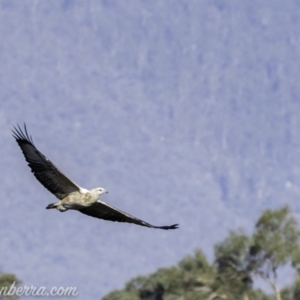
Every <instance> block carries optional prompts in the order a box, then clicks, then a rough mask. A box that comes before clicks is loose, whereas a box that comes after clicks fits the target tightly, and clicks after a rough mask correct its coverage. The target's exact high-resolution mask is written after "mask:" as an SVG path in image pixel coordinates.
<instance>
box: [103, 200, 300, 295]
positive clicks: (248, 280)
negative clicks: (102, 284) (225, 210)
mask: <svg viewBox="0 0 300 300" xmlns="http://www.w3.org/2000/svg"><path fill="white" fill-rule="evenodd" d="M299 236H300V231H299V230H298V226H297V222H296V219H295V217H294V216H293V215H292V213H291V211H290V209H289V208H288V207H287V206H285V207H283V208H281V209H278V210H266V211H265V212H263V213H262V215H261V216H260V217H259V219H258V220H257V222H256V224H255V227H254V230H253V234H252V235H247V234H245V233H244V232H243V231H242V230H235V231H230V232H229V234H228V237H227V238H226V239H225V240H224V241H222V242H220V243H218V244H216V245H215V247H214V255H215V257H214V262H213V263H212V264H210V263H209V262H208V260H207V259H206V257H205V255H204V254H203V252H202V251H201V250H196V251H195V253H194V254H193V255H189V256H186V257H184V258H183V259H182V260H181V261H180V262H179V263H178V264H177V265H175V266H171V267H169V268H162V269H158V270H157V271H156V272H155V273H153V274H151V275H149V276H139V277H137V278H134V279H132V280H131V281H129V282H128V283H126V285H125V288H124V289H123V290H115V291H113V292H111V293H109V294H108V295H107V296H105V297H104V298H103V300H202V299H203V300H213V299H214V300H224V299H235V300H271V299H276V300H299V299H300V245H299ZM287 265H289V266H290V267H291V268H293V269H294V271H295V277H294V282H293V284H291V285H290V286H287V287H285V288H284V289H281V290H280V289H279V287H278V282H277V276H278V272H280V268H281V267H283V266H287ZM257 278H261V279H262V280H264V281H265V282H266V284H268V285H269V286H270V287H271V289H272V294H269V295H267V294H266V293H265V292H264V291H262V290H258V289H255V288H254V282H255V280H256V279H257Z"/></svg>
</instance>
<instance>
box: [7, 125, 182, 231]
mask: <svg viewBox="0 0 300 300" xmlns="http://www.w3.org/2000/svg"><path fill="white" fill-rule="evenodd" d="M12 132H13V136H14V138H15V139H16V141H17V143H18V145H19V146H20V148H21V150H22V152H23V154H24V156H25V159H26V161H27V162H28V165H29V167H30V168H31V172H32V173H33V175H34V176H35V177H36V179H37V180H38V181H39V182H40V183H41V184H42V185H43V186H44V187H45V188H46V189H48V190H49V191H50V192H51V193H53V194H54V195H55V196H56V197H57V198H58V199H59V201H58V202H55V203H51V204H49V205H48V206H47V207H46V208H47V209H50V208H56V209H58V210H59V211H61V212H64V211H67V210H68V209H74V210H78V211H80V212H81V213H83V214H86V215H88V216H91V217H95V218H99V219H104V220H108V221H115V222H127V223H133V224H137V225H141V226H146V227H150V228H159V229H166V230H167V229H176V228H178V224H174V225H170V226H154V225H151V224H149V223H147V222H145V221H142V220H140V219H137V218H135V217H134V216H131V215H130V214H128V213H126V212H123V211H121V210H119V209H116V208H114V207H112V206H110V205H108V204H106V203H105V202H103V201H100V199H99V196H100V195H102V194H104V193H107V191H106V190H105V189H104V188H101V187H98V188H95V189H92V190H86V189H84V188H82V187H80V186H79V185H77V184H76V183H75V182H73V181H72V180H71V179H69V178H68V177H67V176H66V175H64V174H63V173H62V172H61V171H60V170H59V169H58V168H57V167H56V166H55V165H54V164H53V163H52V162H51V161H50V160H49V159H48V158H47V157H46V156H45V155H43V154H42V153H41V152H40V151H39V150H38V149H37V148H36V147H35V145H34V143H33V140H32V137H31V136H30V135H29V134H28V132H27V128H26V125H25V124H24V131H22V129H21V128H20V126H19V125H18V126H17V127H14V130H12Z"/></svg>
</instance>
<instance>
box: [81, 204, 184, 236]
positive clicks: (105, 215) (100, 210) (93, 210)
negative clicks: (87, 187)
mask: <svg viewBox="0 0 300 300" xmlns="http://www.w3.org/2000/svg"><path fill="white" fill-rule="evenodd" d="M79 211H80V212H82V213H83V214H85V215H88V216H91V217H94V218H98V219H103V220H107V221H113V222H126V223H133V224H137V225H141V226H146V227H149V228H159V229H166V230H167V229H176V228H178V224H174V225H171V226H154V225H151V224H149V223H147V222H145V221H142V220H140V219H137V218H136V217H134V216H131V215H130V214H128V213H126V212H124V211H121V210H119V209H116V208H114V207H112V206H110V205H108V204H106V203H105V202H102V201H100V200H98V201H97V202H95V203H94V204H92V205H91V206H89V207H85V208H83V209H80V210H79Z"/></svg>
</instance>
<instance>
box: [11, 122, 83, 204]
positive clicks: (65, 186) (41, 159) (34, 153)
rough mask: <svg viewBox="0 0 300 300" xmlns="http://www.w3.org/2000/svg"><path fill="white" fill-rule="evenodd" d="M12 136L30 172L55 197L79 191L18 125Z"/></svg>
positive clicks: (60, 197) (25, 129) (62, 196)
mask: <svg viewBox="0 0 300 300" xmlns="http://www.w3.org/2000/svg"><path fill="white" fill-rule="evenodd" d="M12 132H13V137H14V138H15V139H16V141H17V143H18V145H19V146H20V148H21V150H22V152H23V154H24V156H25V159H26V161H27V162H28V165H29V167H30V168H31V172H32V173H33V174H34V176H35V177H36V179H37V180H38V181H39V182H40V183H41V184H42V185H43V186H44V187H45V188H46V189H48V190H49V191H50V192H51V193H53V194H54V195H55V196H56V197H57V198H59V199H62V198H64V197H65V196H66V195H67V194H69V193H72V192H75V191H79V190H80V187H79V186H78V185H77V184H76V183H74V182H73V181H72V180H70V179H69V178H68V177H67V176H66V175H64V174H63V173H62V172H61V171H60V170H59V169H58V168H57V167H56V166H55V165H54V164H53V163H52V162H51V161H50V160H49V159H48V158H47V157H46V156H45V155H43V154H42V153H41V152H40V151H39V150H38V149H37V148H36V147H35V146H34V143H33V140H32V137H31V136H29V134H28V132H27V128H26V125H25V124H24V131H22V129H21V128H20V126H19V125H18V126H17V127H14V130H12Z"/></svg>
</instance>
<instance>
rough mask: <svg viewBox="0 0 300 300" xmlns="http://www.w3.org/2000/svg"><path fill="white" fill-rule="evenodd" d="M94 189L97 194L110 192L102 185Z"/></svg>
mask: <svg viewBox="0 0 300 300" xmlns="http://www.w3.org/2000/svg"><path fill="white" fill-rule="evenodd" d="M94 191H95V192H96V194H97V195H98V196H100V195H102V194H107V193H108V191H107V190H106V189H104V188H102V187H97V188H95V189H94Z"/></svg>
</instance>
